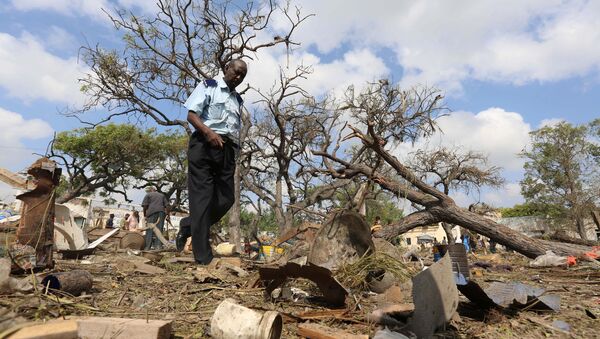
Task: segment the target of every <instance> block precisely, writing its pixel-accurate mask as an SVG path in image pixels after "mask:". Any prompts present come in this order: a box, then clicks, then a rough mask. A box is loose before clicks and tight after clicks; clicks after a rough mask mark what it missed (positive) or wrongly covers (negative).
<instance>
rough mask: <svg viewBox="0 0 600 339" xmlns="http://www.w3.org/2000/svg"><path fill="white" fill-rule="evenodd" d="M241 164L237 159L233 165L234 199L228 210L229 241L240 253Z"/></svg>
mask: <svg viewBox="0 0 600 339" xmlns="http://www.w3.org/2000/svg"><path fill="white" fill-rule="evenodd" d="M240 167H241V164H240V162H239V160H238V161H237V164H236V166H235V172H234V175H233V180H234V187H235V189H234V196H235V200H234V202H233V206H232V207H231V211H230V212H229V243H231V244H235V248H236V250H237V252H238V253H242V251H243V249H242V241H241V231H240V224H241V222H240V213H241V210H242V206H241V202H240V198H241V191H242V189H241V187H242V176H241V173H242V171H241V168H240Z"/></svg>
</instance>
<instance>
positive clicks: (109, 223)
mask: <svg viewBox="0 0 600 339" xmlns="http://www.w3.org/2000/svg"><path fill="white" fill-rule="evenodd" d="M114 227H115V215H114V214H112V213H111V214H109V215H108V220H106V228H114Z"/></svg>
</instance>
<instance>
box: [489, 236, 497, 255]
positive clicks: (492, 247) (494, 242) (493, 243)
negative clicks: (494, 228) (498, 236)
mask: <svg viewBox="0 0 600 339" xmlns="http://www.w3.org/2000/svg"><path fill="white" fill-rule="evenodd" d="M490 252H491V253H496V241H494V240H493V239H490Z"/></svg>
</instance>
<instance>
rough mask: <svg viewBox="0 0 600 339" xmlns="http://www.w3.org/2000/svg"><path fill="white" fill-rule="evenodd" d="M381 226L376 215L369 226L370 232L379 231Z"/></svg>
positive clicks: (379, 219) (379, 218)
mask: <svg viewBox="0 0 600 339" xmlns="http://www.w3.org/2000/svg"><path fill="white" fill-rule="evenodd" d="M382 228H383V226H381V217H380V216H376V217H375V221H374V222H373V226H371V234H373V233H375V232H379V231H381V229H382Z"/></svg>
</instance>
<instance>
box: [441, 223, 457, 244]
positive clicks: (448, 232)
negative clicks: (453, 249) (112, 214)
mask: <svg viewBox="0 0 600 339" xmlns="http://www.w3.org/2000/svg"><path fill="white" fill-rule="evenodd" d="M442 227H443V228H444V232H446V239H448V243H449V244H454V242H455V241H456V239H454V234H452V229H453V228H454V225H450V224H449V223H447V222H442Z"/></svg>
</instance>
